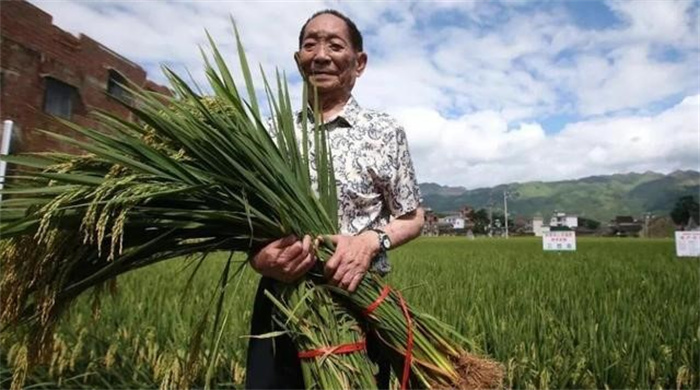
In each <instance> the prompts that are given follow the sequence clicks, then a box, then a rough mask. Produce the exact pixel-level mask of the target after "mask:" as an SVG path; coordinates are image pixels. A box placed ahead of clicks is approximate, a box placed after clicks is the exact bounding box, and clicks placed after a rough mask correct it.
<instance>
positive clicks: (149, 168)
mask: <svg viewBox="0 0 700 390" xmlns="http://www.w3.org/2000/svg"><path fill="white" fill-rule="evenodd" d="M236 37H237V44H238V55H239V59H240V64H241V68H242V70H243V74H244V79H245V86H246V90H247V93H248V99H245V98H244V97H243V96H242V95H241V94H240V93H239V90H238V88H237V86H236V83H235V82H234V79H233V77H232V75H231V72H230V71H229V68H228V66H227V65H226V63H225V61H224V60H223V57H222V56H221V54H220V53H219V51H218V49H217V47H216V45H215V44H214V42H213V41H211V38H210V43H211V53H212V54H211V55H205V54H204V53H203V58H204V61H205V72H206V74H207V77H208V80H209V84H210V88H211V90H212V93H213V96H214V98H212V99H203V96H202V94H201V93H197V92H196V91H195V90H194V89H193V88H192V87H190V86H189V85H188V84H187V83H186V82H185V81H184V80H183V79H182V78H181V77H180V76H178V75H177V74H176V73H175V72H173V71H172V70H170V69H168V68H164V72H165V74H166V76H167V77H168V79H169V81H170V86H171V88H172V89H173V91H174V94H175V95H174V96H172V97H170V96H164V95H161V94H157V93H154V92H149V91H145V90H143V89H141V88H138V87H135V86H130V90H131V94H132V96H133V99H132V100H131V101H129V102H124V104H125V105H126V106H127V107H128V108H129V110H130V111H131V112H132V113H133V115H134V116H135V117H136V118H137V119H138V120H139V121H140V122H141V123H142V124H145V126H144V125H142V124H136V123H132V122H129V121H126V120H124V119H121V118H119V117H116V116H114V115H112V114H110V113H107V112H99V113H97V114H96V118H97V120H98V121H99V123H100V125H101V128H103V129H107V131H97V130H94V129H90V128H86V127H82V126H78V125H76V124H73V123H69V122H65V121H63V123H64V124H65V125H66V126H68V127H70V128H71V129H73V130H74V131H75V132H77V133H79V134H81V135H82V136H83V137H84V138H87V139H88V141H87V142H84V141H80V140H77V139H75V138H71V137H67V136H63V135H59V134H52V133H48V135H49V136H51V137H53V138H56V139H58V140H59V141H62V142H66V143H69V144H72V145H74V146H77V147H78V148H81V149H82V150H84V151H86V152H87V153H88V154H86V155H83V156H67V155H62V154H58V153H46V154H38V155H25V156H8V157H4V159H5V160H6V161H8V162H10V163H14V164H16V165H18V166H23V167H26V168H29V169H25V170H20V171H19V174H18V175H16V176H15V177H14V179H15V181H14V184H12V185H10V186H8V187H7V189H6V190H4V191H3V195H5V198H4V199H6V200H4V201H3V203H2V205H1V206H0V212H1V213H2V225H0V235H1V236H2V240H1V241H0V265H1V266H2V268H3V275H2V277H1V278H0V304H1V305H2V307H1V308H0V323H2V324H3V327H4V328H5V329H7V328H9V327H11V328H13V329H15V328H18V327H19V326H23V329H26V330H27V332H28V337H27V342H28V346H29V348H28V361H30V362H36V361H40V360H41V358H42V353H43V352H45V351H46V350H47V348H48V346H49V345H50V341H51V339H52V337H51V336H52V334H53V332H54V329H55V325H56V322H57V321H58V320H59V319H60V318H61V315H62V314H63V313H64V311H65V310H66V309H67V308H68V307H69V306H70V304H71V303H73V302H74V300H75V299H76V298H77V297H78V296H79V295H80V294H82V293H83V292H85V291H86V290H88V289H90V288H95V287H100V286H103V285H104V284H107V283H112V281H114V279H115V278H116V277H117V276H119V275H121V274H123V273H125V272H129V271H131V270H134V269H138V268H141V267H145V266H149V265H151V264H154V263H156V262H159V261H163V260H167V259H170V258H174V257H179V256H194V255H198V256H200V257H199V260H198V261H200V262H201V261H204V259H206V254H208V253H211V252H214V251H230V252H233V251H244V252H253V251H255V250H256V249H257V248H259V247H261V246H262V245H265V244H266V243H268V242H271V241H273V240H276V239H278V238H281V237H285V236H288V235H296V236H297V237H303V236H304V235H307V234H309V235H312V236H321V235H323V234H334V233H336V232H337V230H338V225H337V212H338V211H337V199H336V188H335V179H334V175H333V166H332V159H331V156H330V151H329V150H328V146H327V144H326V140H325V132H324V131H322V130H320V129H319V128H318V127H316V128H315V129H314V130H313V131H309V130H307V129H306V126H303V127H304V128H303V129H302V131H301V134H298V133H297V130H296V129H295V125H294V119H293V110H292V107H291V103H290V98H289V92H288V90H287V86H286V85H287V84H286V80H285V78H284V76H282V75H280V74H277V80H276V81H277V91H276V94H273V92H272V88H271V87H270V85H269V84H268V83H267V81H265V90H266V92H267V95H268V102H269V104H270V111H271V112H272V115H273V131H268V130H269V129H267V127H266V126H265V124H264V121H263V119H262V116H261V113H260V110H259V108H258V105H257V99H256V96H255V87H254V85H253V83H252V81H251V80H252V77H251V75H250V71H249V67H248V64H247V60H246V57H245V53H244V51H243V49H242V45H241V42H240V39H239V38H238V34H237V32H236ZM305 91H306V89H305ZM275 95H276V96H275ZM304 101H306V96H304ZM304 110H306V108H304ZM302 117H304V118H306V112H304V113H303V114H302ZM315 123H319V121H315ZM310 144H311V145H313V146H312V147H311V148H309V147H308V145H310ZM310 154H315V161H316V169H317V172H316V173H317V174H316V175H314V176H316V177H317V180H316V181H315V182H313V183H312V180H311V177H312V175H311V172H310V170H309V169H310V168H309V156H310ZM7 196H10V197H11V198H9V199H8V198H7ZM332 250H333V248H332V247H331V246H330V245H329V244H327V243H325V244H323V245H321V246H320V247H318V248H317V252H316V254H317V257H318V258H319V259H320V260H321V261H324V260H325V259H327V258H328V257H329V256H330V254H331V253H332ZM232 267H233V263H232V260H231V258H229V261H228V263H227V265H226V267H225V269H224V272H223V274H222V277H221V288H220V289H219V296H218V297H217V298H216V299H215V300H214V301H213V302H214V307H215V316H214V321H213V324H212V329H213V333H214V334H217V332H218V331H217V329H218V327H219V326H220V325H221V322H222V321H224V316H223V315H222V313H223V308H222V302H223V297H224V294H225V292H226V290H227V288H226V286H227V285H228V283H229V281H230V280H231V278H232V275H235V274H236V270H233V269H232ZM197 269H198V268H197V267H195V271H194V272H196V270H197ZM239 269H240V268H239ZM321 284H323V280H322V279H320V273H319V274H318V275H316V276H314V274H311V275H309V277H307V278H306V279H305V280H303V281H301V282H299V283H295V284H282V283H280V284H279V289H278V291H274V292H271V293H274V294H273V295H271V297H272V298H275V299H276V303H277V307H278V309H279V313H278V314H279V316H278V321H279V322H280V324H281V325H283V326H284V327H285V329H286V330H287V332H289V333H290V335H291V336H292V339H293V340H294V341H295V342H296V345H297V347H298V349H299V350H301V351H305V350H308V348H312V349H319V348H321V349H323V348H331V349H332V348H333V347H334V345H327V344H329V343H331V344H332V343H341V344H343V343H345V342H346V341H349V340H350V341H351V340H355V341H352V342H353V343H357V342H359V341H357V340H360V338H361V334H360V333H359V331H360V329H362V328H369V331H373V332H376V333H377V334H378V335H379V336H380V338H381V339H382V340H383V341H384V345H385V347H386V349H387V350H388V353H389V354H390V355H392V356H394V358H395V359H394V360H395V362H396V364H395V365H394V367H395V370H396V372H397V376H399V377H401V378H402V387H408V386H409V383H408V381H407V379H406V378H408V377H409V376H410V377H411V378H412V379H411V382H410V385H411V386H412V387H426V388H430V387H435V386H438V387H440V386H453V385H454V386H456V385H459V384H460V383H461V382H460V378H462V377H464V375H462V374H463V373H460V367H462V366H461V365H460V364H462V363H461V362H462V361H463V360H464V359H462V357H463V356H464V355H465V353H463V352H464V351H463V350H462V349H460V348H458V347H457V345H459V342H460V341H459V338H458V337H455V335H456V334H455V333H454V332H453V331H452V330H451V329H450V328H449V327H447V326H445V325H444V324H442V323H440V322H439V321H437V320H434V319H430V318H429V317H428V316H425V315H422V314H421V313H417V312H414V311H412V310H410V309H409V308H408V307H407V306H406V305H405V304H404V303H403V301H402V298H401V297H400V295H396V294H390V297H389V298H387V299H386V300H385V302H383V303H382V304H381V305H379V306H378V308H377V309H376V311H375V312H374V313H373V314H370V315H369V316H366V317H358V316H357V312H362V311H363V310H366V309H367V307H368V306H370V305H372V304H373V302H374V300H376V298H377V296H378V294H380V293H381V291H383V289H384V285H383V283H382V282H381V280H380V279H378V278H376V277H366V278H365V280H364V281H363V282H362V284H361V286H360V288H359V289H358V292H357V293H356V294H347V293H345V292H343V291H340V290H333V289H326V288H318V285H321ZM333 297H336V298H333ZM334 299H335V300H334ZM334 302H335V303H334ZM338 302H340V303H342V304H343V305H342V306H341V305H339V304H338ZM301 308H305V310H311V313H315V314H314V315H311V316H305V317H304V321H301V320H300V319H299V317H297V316H295V315H294V313H295V311H296V310H300V309H301ZM351 314H352V315H351ZM358 318H360V319H361V320H360V321H361V322H362V323H360V322H358V320H357V319H358ZM333 321H335V322H333ZM330 323H335V324H342V326H335V327H328V326H327V325H328V324H330ZM310 324H312V325H313V324H315V325H313V326H311V325H310ZM324 325H325V326H324ZM314 326H315V327H314ZM321 328H322V329H325V332H318V329H321ZM215 339H216V338H213V340H215ZM414 340H415V345H416V348H412V347H411V344H413V343H414ZM216 348H218V344H216V343H215V344H213V345H212V346H211V348H210V351H213V352H212V353H214V354H215V353H216V352H215V351H216ZM356 352H358V353H349V354H343V356H340V357H337V356H332V357H331V355H336V354H335V353H328V354H326V355H327V356H322V359H319V360H318V361H317V360H311V361H305V362H304V364H303V367H304V378H305V380H306V385H307V387H308V388H318V387H365V386H367V385H369V384H371V383H372V382H371V375H370V373H371V372H372V366H371V363H370V362H369V361H368V359H366V358H365V355H364V353H363V352H362V351H361V350H359V351H356ZM412 355H415V358H412V357H411V356H412ZM210 361H212V362H215V361H216V359H215V358H214V359H211V358H210ZM321 362H324V363H326V364H322V363H321ZM211 371H212V367H209V372H211ZM462 382H464V381H462Z"/></svg>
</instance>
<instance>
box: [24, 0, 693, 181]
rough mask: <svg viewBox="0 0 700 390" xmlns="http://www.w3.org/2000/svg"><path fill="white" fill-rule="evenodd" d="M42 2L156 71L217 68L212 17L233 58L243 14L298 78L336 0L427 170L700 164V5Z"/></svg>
mask: <svg viewBox="0 0 700 390" xmlns="http://www.w3.org/2000/svg"><path fill="white" fill-rule="evenodd" d="M33 3H34V4H36V5H38V6H39V7H40V8H42V9H44V10H45V11H47V12H49V13H51V14H52V15H53V16H54V23H55V24H56V25H58V26H59V27H61V28H63V29H65V30H68V31H70V32H72V33H74V34H79V33H84V34H87V35H89V36H91V37H92V38H94V39H96V40H98V41H100V42H101V43H103V44H104V45H106V46H107V47H109V48H111V49H113V50H115V51H117V52H119V53H120V54H122V55H124V56H126V57H127V58H129V59H131V60H133V61H134V62H136V63H138V64H140V65H141V66H143V67H144V68H145V69H146V70H147V71H148V72H149V76H150V77H151V78H152V79H154V80H155V81H159V82H164V79H163V77H162V76H161V75H160V70H159V68H158V67H159V64H161V63H167V64H169V65H171V66H173V67H174V68H176V69H179V70H182V69H184V68H187V69H190V70H191V71H192V73H193V74H194V76H195V78H196V79H198V80H200V81H203V80H204V77H203V75H202V73H201V71H200V70H201V59H200V58H199V53H198V50H197V45H198V44H203V43H204V38H205V36H204V28H207V29H208V30H209V31H210V32H211V33H212V35H213V36H214V37H215V39H216V40H217V41H218V42H219V43H220V45H221V47H222V49H223V50H224V51H225V52H226V53H229V54H228V55H229V58H230V61H231V62H232V63H233V62H235V54H234V53H235V51H234V47H233V38H232V34H231V26H230V23H229V20H228V18H229V15H233V17H234V18H235V19H236V21H237V23H238V24H239V29H240V30H241V33H242V35H243V40H244V44H245V46H246V50H247V53H248V55H249V59H250V60H251V62H253V63H261V64H262V66H263V67H264V68H265V69H266V70H267V71H268V72H272V71H274V69H275V67H279V68H280V69H283V70H285V71H286V72H287V74H289V75H290V84H291V88H292V90H298V88H299V78H298V77H297V76H296V68H295V65H294V63H293V61H292V53H293V52H294V50H295V49H296V45H297V35H298V31H299V28H300V26H301V25H302V24H303V22H304V21H305V20H306V18H308V16H310V14H312V13H313V12H314V11H317V10H320V9H325V8H335V9H338V10H340V11H342V12H344V13H346V14H347V15H348V16H350V17H351V18H352V19H353V20H355V22H356V23H357V25H358V27H359V28H360V29H361V30H362V31H363V34H364V38H365V42H366V51H367V53H368V56H369V64H368V68H367V71H366V72H365V74H364V75H363V76H362V77H361V78H360V80H358V83H357V86H356V89H355V91H354V94H355V96H356V97H357V99H358V100H359V102H360V104H362V105H364V106H367V107H371V108H375V109H381V110H385V111H388V112H389V113H391V114H393V115H394V116H396V117H397V118H398V119H399V121H400V122H401V123H402V124H403V125H404V127H405V128H406V132H407V135H408V140H409V144H410V148H411V152H412V155H413V158H414V161H415V165H416V170H417V172H418V177H419V180H420V181H422V182H427V181H432V182H438V183H440V184H448V185H460V186H464V187H467V188H476V187H482V186H490V185H495V184H501V183H507V182H515V181H529V180H561V179H571V178H578V177H584V176H589V175H601V174H611V173H621V172H631V171H636V172H640V171H647V170H653V171H657V172H670V171H673V170H676V169H699V168H700V157H699V153H700V113H699V112H700V65H699V64H700V43H699V39H700V38H699V36H700V35H699V27H698V24H699V22H698V20H699V19H698V8H699V4H698V1H685V0H683V1H677V0H658V1H656V0H645V1H641V0H638V1H588V0H587V1H537V2H534V1H528V2H525V1H517V2H516V1H508V2H499V1H471V2H459V1H451V2H440V1H405V2H367V1H356V2H343V1H304V2H293V1H284V2H282V1H276V2H273V1H263V2H254V3H252V2H243V1H235V2H223V1H222V2H193V1H192V2H186V1H171V2H158V1H149V2H130V1H129V2H127V1H124V2H106V1H101V2H88V1H68V0H64V1H33ZM297 102H298V99H297Z"/></svg>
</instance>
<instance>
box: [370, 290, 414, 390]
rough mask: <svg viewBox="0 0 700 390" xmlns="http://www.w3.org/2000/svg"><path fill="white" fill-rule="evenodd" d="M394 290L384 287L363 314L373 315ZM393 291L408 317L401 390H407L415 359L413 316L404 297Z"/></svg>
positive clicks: (405, 315)
mask: <svg viewBox="0 0 700 390" xmlns="http://www.w3.org/2000/svg"><path fill="white" fill-rule="evenodd" d="M392 290H393V289H392V288H391V287H389V285H386V286H384V288H383V289H382V292H381V293H380V294H379V296H378V297H377V299H376V300H375V301H374V302H372V303H371V304H370V305H369V306H367V308H366V309H365V310H364V311H363V314H364V315H365V316H368V315H370V314H372V312H373V311H374V310H376V309H377V307H379V305H380V304H381V303H382V302H384V299H386V297H387V296H389V292H390V291H392ZM393 291H394V292H395V293H396V295H398V296H399V304H400V305H401V311H403V315H404V317H406V326H407V330H406V331H407V333H408V340H407V345H406V356H405V357H404V362H403V375H402V378H401V390H406V389H407V388H408V378H409V377H410V373H411V360H412V359H413V321H411V314H410V313H409V312H408V306H407V305H406V301H405V300H404V299H403V295H401V293H400V292H398V291H396V290H393Z"/></svg>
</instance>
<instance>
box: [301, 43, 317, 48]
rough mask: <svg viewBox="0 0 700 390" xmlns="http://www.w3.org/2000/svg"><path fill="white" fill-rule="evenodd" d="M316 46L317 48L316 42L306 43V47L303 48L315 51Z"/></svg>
mask: <svg viewBox="0 0 700 390" xmlns="http://www.w3.org/2000/svg"><path fill="white" fill-rule="evenodd" d="M314 46H316V43H315V42H306V43H304V45H303V46H302V47H303V48H304V49H313V48H314Z"/></svg>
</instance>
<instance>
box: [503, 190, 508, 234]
mask: <svg viewBox="0 0 700 390" xmlns="http://www.w3.org/2000/svg"><path fill="white" fill-rule="evenodd" d="M503 212H504V213H505V215H504V216H503V218H504V219H505V220H506V238H508V191H503Z"/></svg>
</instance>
